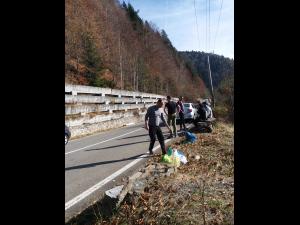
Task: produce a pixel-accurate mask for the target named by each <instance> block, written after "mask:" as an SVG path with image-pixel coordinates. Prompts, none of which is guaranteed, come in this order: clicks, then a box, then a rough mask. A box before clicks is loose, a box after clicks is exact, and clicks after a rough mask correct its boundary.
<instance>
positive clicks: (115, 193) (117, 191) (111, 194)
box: [105, 185, 124, 198]
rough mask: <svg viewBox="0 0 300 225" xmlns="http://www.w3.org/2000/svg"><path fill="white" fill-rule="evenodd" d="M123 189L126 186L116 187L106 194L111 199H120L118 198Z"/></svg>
mask: <svg viewBox="0 0 300 225" xmlns="http://www.w3.org/2000/svg"><path fill="white" fill-rule="evenodd" d="M123 187H124V185H120V186H117V187H114V188H112V189H110V190H108V191H106V192H105V194H106V195H107V196H108V197H110V198H118V196H119V195H120V193H121V191H122V189H123Z"/></svg>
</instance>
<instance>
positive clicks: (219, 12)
mask: <svg viewBox="0 0 300 225" xmlns="http://www.w3.org/2000/svg"><path fill="white" fill-rule="evenodd" d="M222 7H223V0H221V7H220V12H219V18H218V24H217V29H216V34H215V40H214V48H213V50H215V47H216V39H217V35H218V31H219V24H220V18H221V13H222Z"/></svg>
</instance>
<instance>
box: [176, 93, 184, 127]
mask: <svg viewBox="0 0 300 225" xmlns="http://www.w3.org/2000/svg"><path fill="white" fill-rule="evenodd" d="M182 100H183V97H182V96H180V97H179V100H178V102H177V109H178V114H179V125H180V130H182V127H183V129H184V130H186V127H185V123H184V108H183V103H182Z"/></svg>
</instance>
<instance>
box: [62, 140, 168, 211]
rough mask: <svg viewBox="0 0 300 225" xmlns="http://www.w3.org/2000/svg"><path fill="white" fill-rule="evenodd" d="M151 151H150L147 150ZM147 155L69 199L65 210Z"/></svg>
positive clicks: (155, 148)
mask: <svg viewBox="0 0 300 225" xmlns="http://www.w3.org/2000/svg"><path fill="white" fill-rule="evenodd" d="M170 140H171V139H168V140H166V141H165V143H167V142H169V141H170ZM158 148H160V145H158V146H156V147H154V148H153V151H155V150H157V149H158ZM147 153H149V152H147ZM145 156H147V154H144V155H141V156H140V157H139V158H137V159H135V160H134V161H132V162H131V163H129V164H127V165H126V166H124V167H122V168H121V169H119V170H118V171H116V172H114V173H113V174H111V175H110V176H108V177H106V178H105V179H104V180H102V181H100V182H99V183H97V184H95V185H94V186H92V187H90V188H89V189H87V190H86V191H84V192H82V193H81V194H79V195H77V196H76V197H75V198H73V199H71V200H70V201H68V202H67V203H66V204H65V210H67V209H69V208H70V207H72V206H73V205H75V204H77V203H78V202H80V201H81V200H82V199H84V198H86V197H87V196H89V195H90V194H92V193H93V192H95V191H97V190H98V189H99V188H101V187H102V186H103V185H105V184H107V183H108V182H110V181H111V180H113V179H115V178H116V177H117V176H119V175H120V174H122V173H123V172H125V171H126V170H127V169H129V168H130V167H132V166H134V165H135V164H137V163H138V162H139V161H141V160H142V159H143V158H144V157H145Z"/></svg>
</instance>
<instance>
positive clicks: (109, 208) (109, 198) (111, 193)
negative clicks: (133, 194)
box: [102, 185, 125, 217]
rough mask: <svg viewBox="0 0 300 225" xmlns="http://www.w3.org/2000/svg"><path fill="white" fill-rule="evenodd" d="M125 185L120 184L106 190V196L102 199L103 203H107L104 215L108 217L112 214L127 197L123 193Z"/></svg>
mask: <svg viewBox="0 0 300 225" xmlns="http://www.w3.org/2000/svg"><path fill="white" fill-rule="evenodd" d="M123 187H124V185H120V186H117V187H114V188H112V189H110V190H107V191H105V196H104V198H103V200H102V205H105V207H103V215H104V216H108V217H109V216H111V215H112V213H113V211H114V210H115V209H116V208H117V207H118V206H119V204H120V203H121V202H122V201H123V199H124V197H125V196H123V195H122V190H123Z"/></svg>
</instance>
